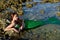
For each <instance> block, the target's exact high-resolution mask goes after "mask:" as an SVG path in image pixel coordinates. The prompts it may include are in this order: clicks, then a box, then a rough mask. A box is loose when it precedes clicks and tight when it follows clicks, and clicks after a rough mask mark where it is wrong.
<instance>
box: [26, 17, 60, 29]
mask: <svg viewBox="0 0 60 40" xmlns="http://www.w3.org/2000/svg"><path fill="white" fill-rule="evenodd" d="M45 24H58V25H60V20H58V19H57V18H54V17H51V18H49V19H47V20H46V21H43V20H39V21H34V20H25V29H31V28H36V27H40V26H43V25H45Z"/></svg>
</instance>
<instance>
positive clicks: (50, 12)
mask: <svg viewBox="0 0 60 40" xmlns="http://www.w3.org/2000/svg"><path fill="white" fill-rule="evenodd" d="M58 6H60V3H44V4H40V3H39V2H38V3H37V5H34V4H33V7H32V8H27V7H26V6H25V7H23V10H24V19H29V20H41V19H43V20H46V19H48V18H50V17H56V14H57V12H60V11H59V10H58V9H57V7H58ZM41 10H42V11H43V13H42V12H40V11H41Z"/></svg>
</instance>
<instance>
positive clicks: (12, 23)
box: [4, 21, 15, 31]
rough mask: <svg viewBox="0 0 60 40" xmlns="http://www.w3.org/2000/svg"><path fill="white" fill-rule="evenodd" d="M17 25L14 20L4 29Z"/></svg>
mask: <svg viewBox="0 0 60 40" xmlns="http://www.w3.org/2000/svg"><path fill="white" fill-rule="evenodd" d="M14 25H15V23H14V21H12V22H11V24H10V25H8V26H7V27H6V28H5V30H4V31H7V30H8V29H10V28H12V27H13V26H14Z"/></svg>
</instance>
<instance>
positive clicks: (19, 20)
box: [11, 12, 22, 25]
mask: <svg viewBox="0 0 60 40" xmlns="http://www.w3.org/2000/svg"><path fill="white" fill-rule="evenodd" d="M15 14H16V15H17V16H18V14H17V13H16V12H14V13H11V15H13V16H14V15H15ZM12 19H13V18H12V16H11V21H12ZM15 23H16V24H20V25H22V20H21V19H19V18H18V21H15Z"/></svg>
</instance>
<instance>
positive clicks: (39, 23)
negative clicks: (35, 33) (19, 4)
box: [25, 20, 45, 29]
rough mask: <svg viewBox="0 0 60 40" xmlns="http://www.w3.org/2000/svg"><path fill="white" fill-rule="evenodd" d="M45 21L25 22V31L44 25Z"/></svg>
mask: <svg viewBox="0 0 60 40" xmlns="http://www.w3.org/2000/svg"><path fill="white" fill-rule="evenodd" d="M44 24H45V23H44V21H41V20H40V21H34V20H25V29H30V28H35V27H38V26H42V25H44Z"/></svg>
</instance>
